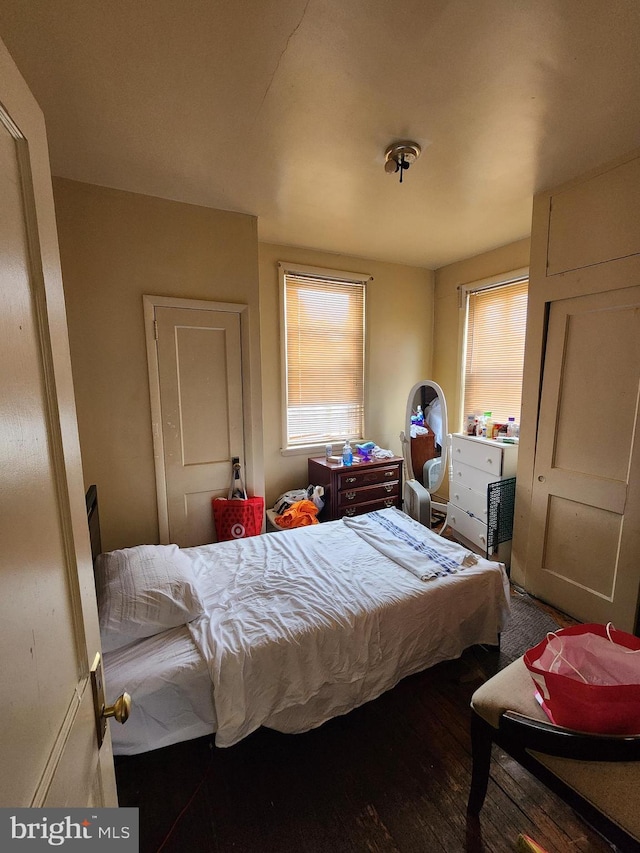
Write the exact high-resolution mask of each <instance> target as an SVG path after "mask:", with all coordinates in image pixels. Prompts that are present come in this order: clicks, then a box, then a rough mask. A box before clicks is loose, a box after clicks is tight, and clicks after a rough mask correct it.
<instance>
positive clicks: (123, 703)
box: [91, 652, 131, 749]
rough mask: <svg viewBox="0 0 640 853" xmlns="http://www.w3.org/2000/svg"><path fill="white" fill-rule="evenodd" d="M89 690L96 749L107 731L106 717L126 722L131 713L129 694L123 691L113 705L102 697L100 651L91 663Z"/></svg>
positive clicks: (100, 744) (102, 684)
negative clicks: (94, 721) (94, 724)
mask: <svg viewBox="0 0 640 853" xmlns="http://www.w3.org/2000/svg"><path fill="white" fill-rule="evenodd" d="M91 692H92V693H93V713H94V716H95V720H96V737H97V739H98V749H99V748H100V747H101V746H102V742H103V741H104V737H105V734H106V731H107V719H108V718H109V717H113V718H114V719H115V720H117V721H118V722H119V723H126V722H127V720H128V719H129V714H130V713H131V696H129V694H128V693H126V692H125V693H123V694H122V696H118V698H117V699H116V701H115V702H114V703H113V705H109V706H107V704H106V702H105V699H104V681H103V677H102V656H101V654H100V652H97V653H96V656H95V658H94V660H93V664H92V665H91Z"/></svg>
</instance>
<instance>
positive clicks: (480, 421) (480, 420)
mask: <svg viewBox="0 0 640 853" xmlns="http://www.w3.org/2000/svg"><path fill="white" fill-rule="evenodd" d="M483 431H484V415H480V416H479V417H477V418H476V435H477V436H481V435H483Z"/></svg>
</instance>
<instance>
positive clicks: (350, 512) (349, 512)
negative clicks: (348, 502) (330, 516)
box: [344, 506, 356, 515]
mask: <svg viewBox="0 0 640 853" xmlns="http://www.w3.org/2000/svg"><path fill="white" fill-rule="evenodd" d="M344 514H345V515H355V514H356V508H355V507H354V506H350V507H349V508H348V509H346V510H345V513H344Z"/></svg>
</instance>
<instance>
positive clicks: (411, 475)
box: [400, 379, 449, 494]
mask: <svg viewBox="0 0 640 853" xmlns="http://www.w3.org/2000/svg"><path fill="white" fill-rule="evenodd" d="M421 388H431V389H433V390H434V391H435V393H436V396H437V397H438V399H439V400H440V408H441V411H442V444H441V446H440V458H441V460H442V462H441V465H440V476H439V478H438V482H437V483H436V484H435V485H434V486H432V487H431V488H430V489H428V488H427V486H426V485H425V488H426V489H427V491H428V492H429V493H430V494H434V493H435V492H437V491H438V489H439V488H440V487H441V486H442V484H443V482H444V481H445V479H446V478H447V477H448V472H449V466H448V455H449V420H448V417H447V401H446V399H445V396H444V391H443V390H442V388H441V387H440V386H439V385H438V383H437V382H433V381H432V380H431V379H422V380H421V381H420V382H416V384H415V385H414V386H413V388H412V389H411V391H409V396H408V398H407V409H406V413H405V419H404V422H405V428H404V432H402V433H401V435H400V438H401V440H402V446H403V451H404V453H403V455H404V464H405V466H406V469H407V480H415V479H417V478H416V476H415V472H414V470H413V463H412V461H411V414H412V413H413V403H414V401H415V398H416V394H417V393H418V391H419V390H420V389H421ZM418 482H420V481H418Z"/></svg>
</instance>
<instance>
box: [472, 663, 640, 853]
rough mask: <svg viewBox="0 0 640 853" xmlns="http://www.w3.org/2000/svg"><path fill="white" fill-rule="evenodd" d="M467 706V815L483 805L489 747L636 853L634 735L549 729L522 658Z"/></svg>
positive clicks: (638, 780)
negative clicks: (504, 754) (469, 761)
mask: <svg viewBox="0 0 640 853" xmlns="http://www.w3.org/2000/svg"><path fill="white" fill-rule="evenodd" d="M471 707H472V710H473V714H472V720H471V731H472V747H473V778H472V783H471V792H470V796H469V806H468V808H469V811H470V812H471V813H472V814H477V813H478V812H479V811H480V809H481V808H482V804H483V802H484V797H485V794H486V790H487V783H488V778H489V770H490V762H491V744H492V743H493V742H494V741H495V742H496V743H498V744H499V745H500V746H501V747H502V748H503V749H504V750H505V751H506V752H508V753H509V754H510V755H512V756H513V757H514V758H516V759H517V760H518V761H520V763H521V764H523V766H525V767H527V768H528V769H529V770H531V772H533V773H534V774H535V775H536V776H538V777H539V778H541V779H542V781H543V782H545V783H546V784H547V785H548V786H549V787H550V788H552V789H553V790H555V791H556V792H557V793H559V794H560V796H562V797H563V799H565V800H566V801H567V802H568V803H569V805H571V806H572V807H573V808H575V809H576V811H578V812H579V813H580V814H582V816H583V817H584V818H585V819H586V820H587V821H588V822H589V823H591V824H592V825H593V826H595V828H596V829H598V830H599V831H600V832H602V833H603V835H605V836H606V837H607V838H609V839H610V840H611V841H612V842H614V843H615V844H617V845H618V846H619V847H620V849H622V850H638V849H639V847H638V844H639V842H640V808H639V807H638V802H639V801H638V791H639V790H640V733H639V734H638V735H635V736H630V737H625V736H620V735H593V734H586V733H582V732H574V731H572V730H570V729H564V728H562V727H560V726H554V725H553V724H552V723H550V721H549V719H548V717H547V716H546V714H545V713H544V711H543V710H542V708H541V707H540V705H539V704H538V702H537V701H536V699H535V687H534V683H533V680H532V679H531V676H530V675H529V671H528V670H527V668H526V666H525V663H524V659H523V658H518V660H516V661H514V662H513V663H512V664H510V665H509V666H507V667H506V668H505V669H503V670H501V671H500V672H498V673H497V674H496V675H494V676H493V678H490V679H489V680H488V681H487V682H485V684H483V685H482V687H479V688H478V690H476V692H475V693H474V694H473V697H472V699H471ZM639 728H640V726H639Z"/></svg>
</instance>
